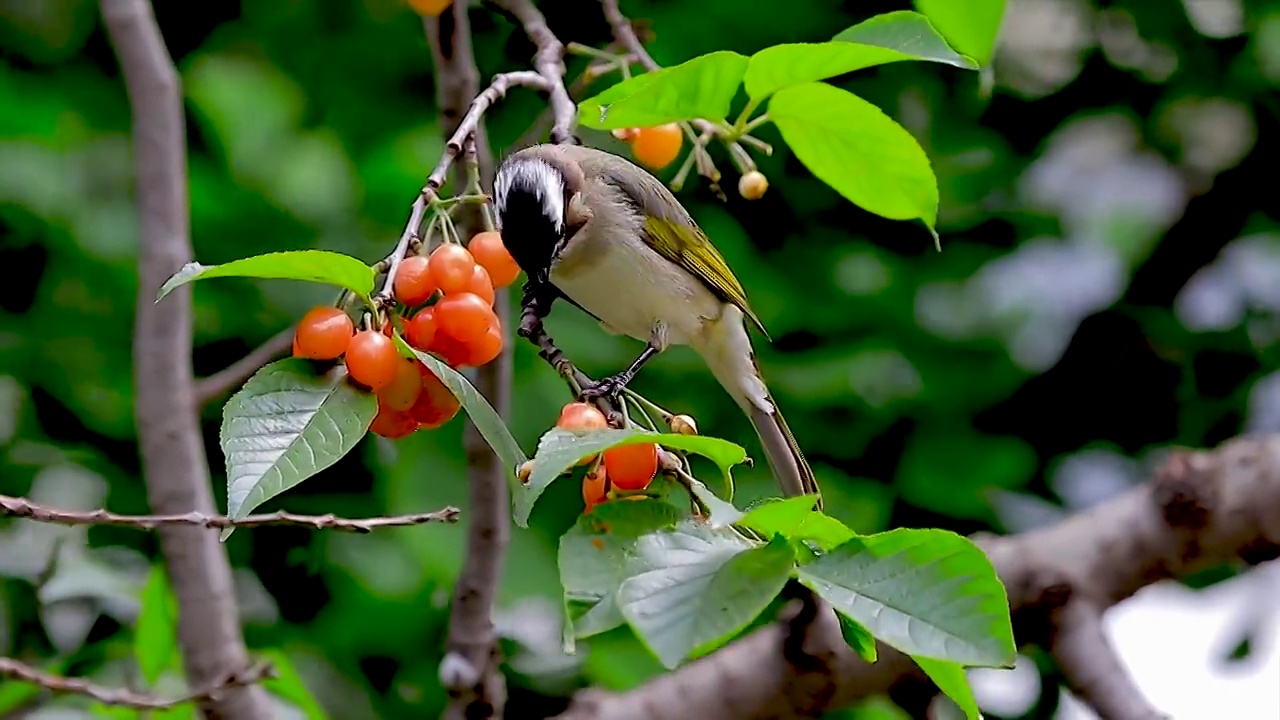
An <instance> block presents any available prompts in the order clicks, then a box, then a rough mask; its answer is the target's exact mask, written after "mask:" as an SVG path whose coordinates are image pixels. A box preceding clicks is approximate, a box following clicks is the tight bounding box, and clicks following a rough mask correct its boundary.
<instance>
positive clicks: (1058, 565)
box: [561, 435, 1280, 720]
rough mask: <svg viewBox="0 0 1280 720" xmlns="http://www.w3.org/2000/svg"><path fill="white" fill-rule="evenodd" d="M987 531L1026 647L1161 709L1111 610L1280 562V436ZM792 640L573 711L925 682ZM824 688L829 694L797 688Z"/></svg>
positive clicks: (603, 714) (734, 701) (1072, 676)
mask: <svg viewBox="0 0 1280 720" xmlns="http://www.w3.org/2000/svg"><path fill="white" fill-rule="evenodd" d="M975 540H976V541H977V542H978V544H979V545H980V546H982V548H983V550H984V551H985V552H986V553H987V555H988V557H990V558H991V562H992V563H993V565H994V566H995V568H996V571H997V572H998V573H999V574H1000V578H1001V579H1002V580H1003V581H1004V584H1005V588H1006V589H1007V591H1008V594H1009V604H1010V607H1011V608H1012V610H1013V612H1014V631H1015V634H1016V635H1017V638H1018V640H1019V642H1020V643H1037V644H1041V645H1043V646H1045V647H1046V648H1048V649H1049V650H1050V652H1052V653H1053V655H1054V657H1055V658H1056V659H1057V662H1058V664H1059V665H1060V666H1061V668H1062V670H1063V671H1064V672H1065V673H1066V674H1067V677H1068V682H1069V684H1070V685H1071V686H1072V687H1074V688H1076V690H1077V691H1078V692H1080V693H1081V696H1082V698H1083V699H1085V700H1086V701H1087V702H1089V703H1090V704H1091V705H1092V706H1093V707H1094V709H1095V710H1096V711H1098V713H1099V714H1100V715H1101V716H1102V717H1104V718H1109V719H1110V718H1113V719H1115V720H1147V719H1148V718H1155V717H1160V716H1161V715H1160V712H1159V711H1158V710H1156V709H1155V708H1153V707H1152V706H1151V705H1150V704H1149V703H1148V701H1146V700H1144V699H1141V698H1140V697H1139V695H1138V693H1137V691H1136V688H1135V687H1134V685H1133V682H1132V680H1130V679H1129V678H1128V677H1127V676H1126V674H1125V673H1124V672H1122V671H1121V670H1120V667H1121V665H1120V662H1119V660H1118V659H1117V658H1116V657H1115V655H1114V653H1113V651H1112V650H1111V648H1110V645H1109V644H1108V643H1107V642H1103V641H1100V639H1101V638H1102V637H1103V634H1102V630H1101V628H1100V627H1099V617H1100V614H1101V612H1102V611H1103V610H1104V609H1106V608H1108V607H1111V606H1112V605H1115V604H1116V603H1118V602H1120V601H1121V600H1124V599H1125V598H1127V597H1129V596H1131V595H1133V594H1134V593H1135V592H1137V591H1138V590H1140V589H1141V588H1143V587H1145V586H1147V585H1150V584H1152V583H1154V582H1157V581H1159V580H1164V579H1168V578H1176V577H1183V576H1185V575H1187V574H1188V573H1190V572H1192V571H1195V570H1198V569H1201V568H1205V567H1208V566H1213V565H1219V564H1223V563H1234V562H1237V561H1240V560H1243V561H1245V562H1248V563H1259V562H1263V561H1267V560H1272V559H1275V558H1277V557H1280V435H1272V436H1265V437H1257V438H1241V439H1237V440H1233V441H1231V442H1228V443H1226V444H1225V445H1223V446H1221V447H1219V448H1218V449H1216V450H1212V451H1195V452H1189V451H1178V452H1175V453H1173V454H1172V455H1171V456H1170V457H1169V458H1168V459H1167V460H1166V462H1165V463H1164V464H1163V465H1162V466H1161V467H1160V468H1159V469H1158V471H1157V472H1156V474H1155V477H1154V478H1153V479H1152V480H1151V481H1150V482H1148V483H1146V484H1144V485H1142V486H1140V487H1138V488H1135V489H1134V490H1131V491H1129V492H1128V493H1125V494H1124V495H1122V496H1120V497H1117V498H1115V499H1112V500H1110V501H1107V502H1105V503H1103V504H1101V505H1098V506H1096V507H1094V508H1092V509H1090V510H1087V511H1084V512H1081V513H1079V514H1077V515H1074V516H1072V517H1070V518H1068V519H1066V520H1063V521H1062V522H1060V523H1057V524H1056V525H1052V526H1049V527H1046V528H1042V529H1039V530H1035V531H1032V532H1027V533H1022V534H1018V535H1011V536H1006V537H995V536H984V537H981V538H975ZM822 617H823V614H821V613H820V614H819V615H818V617H817V618H816V619H815V623H814V628H815V630H816V633H822V632H825V633H827V634H828V635H829V636H830V637H832V638H836V639H838V638H839V634H838V630H837V629H835V628H832V627H830V626H827V628H826V629H825V630H823V629H822V627H821V623H822V622H823V620H822ZM828 617H829V616H828ZM816 633H815V634H816ZM786 638H787V631H786V626H785V625H782V624H775V625H772V626H770V627H767V628H764V629H762V630H759V631H756V632H754V633H752V634H750V635H748V636H747V637H745V638H743V639H741V640H739V641H738V642H736V643H733V644H732V645H729V646H728V647H726V648H724V649H722V650H720V651H719V652H716V653H713V654H712V655H710V656H707V657H705V658H702V659H700V660H697V661H695V662H692V663H690V664H688V665H687V666H685V667H683V668H681V669H679V670H677V671H676V672H674V673H671V674H668V675H664V676H662V677H660V678H657V679H655V680H654V681H652V682H650V683H649V684H647V685H644V686H641V687H639V688H636V689H634V690H631V691H629V692H624V693H606V692H600V691H594V690H588V691H583V692H580V693H578V695H577V696H576V697H575V699H574V702H573V704H572V705H571V706H570V708H569V710H568V711H567V712H565V713H564V714H563V715H561V717H562V718H566V719H568V718H572V719H574V720H587V719H591V718H609V720H630V719H632V718H635V719H636V720H639V719H640V718H644V719H645V720H664V719H666V718H690V717H693V718H698V720H743V719H745V718H766V717H770V718H772V717H795V716H797V715H800V716H803V715H805V714H807V713H813V712H816V711H819V710H822V709H828V708H834V707H839V706H842V705H846V704H848V703H850V702H852V701H855V700H858V699H861V698H864V697H868V696H870V695H874V694H879V693H883V692H886V691H888V690H889V689H890V688H891V687H892V686H893V685H895V684H896V683H898V682H900V681H902V680H905V679H909V678H916V677H919V671H918V669H917V668H916V667H915V665H914V663H912V662H911V660H910V659H909V658H907V657H906V656H904V655H902V654H901V653H898V652H897V651H895V650H892V649H890V648H888V647H886V646H884V645H880V646H879V657H880V659H879V661H878V662H876V663H875V664H870V665H869V664H867V663H865V662H863V661H862V660H861V659H859V658H858V657H857V656H856V655H854V654H853V653H852V652H851V651H850V650H849V649H848V648H847V647H844V646H843V643H840V642H836V643H834V648H833V650H832V655H831V656H830V657H829V658H828V660H827V662H825V663H797V662H795V661H794V660H792V659H789V658H788V654H787V652H786V648H787V644H786V642H785V640H786ZM1104 671H1105V672H1104ZM824 685H825V686H827V687H828V688H829V692H827V693H824V694H818V695H814V694H806V693H799V692H798V691H797V688H798V687H801V686H803V687H812V688H822V687H824ZM815 698H817V699H819V700H820V702H816V703H815V702H813V700H814V699H815Z"/></svg>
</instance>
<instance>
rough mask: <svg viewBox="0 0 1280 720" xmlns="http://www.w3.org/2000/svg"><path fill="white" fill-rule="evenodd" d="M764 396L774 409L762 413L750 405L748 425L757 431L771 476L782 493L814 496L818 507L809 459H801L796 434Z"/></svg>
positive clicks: (815, 480)
mask: <svg viewBox="0 0 1280 720" xmlns="http://www.w3.org/2000/svg"><path fill="white" fill-rule="evenodd" d="M767 397H768V399H769V404H770V405H772V406H773V412H765V411H764V410H763V409H761V408H758V407H756V406H755V405H752V406H751V408H750V410H749V411H748V415H749V416H750V417H751V424H752V425H754V426H755V429H756V434H757V435H759V436H760V445H761V447H762V448H764V456H765V459H766V460H768V461H769V467H770V469H772V470H773V474H774V477H776V478H778V484H779V485H781V486H782V492H783V494H784V495H787V496H788V497H791V496H796V495H805V494H810V495H816V496H817V502H816V506H817V508H818V509H819V510H821V509H822V492H821V491H820V490H818V479H817V478H816V477H814V475H813V469H812V468H810V467H809V462H808V461H807V460H805V459H804V453H803V452H802V451H801V450H800V444H799V443H797V442H796V436H795V435H793V434H792V433H791V428H789V427H787V421H786V420H784V419H783V417H782V411H781V410H779V409H778V404H777V403H776V402H774V400H773V397H772V396H767Z"/></svg>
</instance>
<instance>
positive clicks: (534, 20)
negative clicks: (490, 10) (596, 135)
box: [495, 0, 578, 145]
mask: <svg viewBox="0 0 1280 720" xmlns="http://www.w3.org/2000/svg"><path fill="white" fill-rule="evenodd" d="M495 1H496V2H497V4H498V6H500V7H502V8H503V9H505V10H506V11H507V12H509V13H511V14H512V15H514V16H515V18H516V20H518V21H519V22H520V25H521V26H523V27H524V34H525V35H528V36H529V40H531V41H532V42H533V44H534V45H536V46H537V48H538V51H537V53H536V54H534V56H533V66H534V68H536V69H537V71H538V74H540V75H541V76H542V77H543V79H545V80H546V81H547V86H548V88H549V91H548V96H549V103H550V105H551V117H552V121H551V142H553V143H556V144H557V145H564V144H567V143H574V142H576V139H575V138H574V135H573V128H574V125H575V124H576V123H577V118H578V108H577V106H576V105H574V103H573V100H572V99H571V98H570V97H569V91H568V90H567V89H565V86H564V72H565V68H564V45H563V44H562V43H561V42H560V40H559V39H558V38H557V37H556V36H555V33H553V32H551V28H550V27H548V26H547V19H546V18H545V17H543V16H542V13H541V12H539V11H538V9H537V8H536V7H534V5H533V3H532V2H531V1H530V0H495Z"/></svg>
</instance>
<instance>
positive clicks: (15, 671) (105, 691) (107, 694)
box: [0, 657, 276, 710]
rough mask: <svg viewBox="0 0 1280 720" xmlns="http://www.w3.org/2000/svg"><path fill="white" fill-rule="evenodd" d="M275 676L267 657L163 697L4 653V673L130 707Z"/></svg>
mask: <svg viewBox="0 0 1280 720" xmlns="http://www.w3.org/2000/svg"><path fill="white" fill-rule="evenodd" d="M275 676H276V675H275V668H274V667H273V666H272V665H271V663H269V662H265V661H264V662H260V663H258V664H256V665H254V666H252V667H250V668H247V669H246V670H244V671H243V672H239V673H231V674H229V675H227V676H226V677H224V678H223V679H222V680H220V681H219V682H217V683H215V684H213V685H212V686H211V687H210V688H209V689H207V690H202V691H200V692H196V693H191V694H189V695H183V696H181V697H176V698H162V697H157V696H155V695H144V694H142V693H136V692H133V691H131V690H125V689H123V688H109V687H104V686H102V685H95V684H94V683H91V682H88V681H87V680H81V679H79V678H69V677H63V676H61V675H53V674H51V673H47V672H44V671H43V670H38V669H36V668H34V667H31V666H30V665H27V664H26V663H22V662H19V661H17V660H14V659H13V658H7V657H0V677H7V678H10V679H13V680H19V681H21V682H27V683H32V684H34V685H39V686H40V687H42V688H45V689H46V690H50V691H52V692H56V693H69V694H73V695H83V696H85V697H88V698H92V699H93V700H95V701H97V702H99V703H102V704H103V705H114V706H116V707H127V708H133V709H135V710H167V709H169V708H172V707H176V706H178V705H183V704H185V703H190V702H202V701H213V700H216V699H217V698H218V697H219V696H220V695H222V694H224V693H225V692H226V691H227V690H231V689H233V688H242V687H248V686H250V685H254V684H257V683H259V682H261V681H263V680H266V679H269V678H273V677H275Z"/></svg>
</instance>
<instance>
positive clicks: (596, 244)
mask: <svg viewBox="0 0 1280 720" xmlns="http://www.w3.org/2000/svg"><path fill="white" fill-rule="evenodd" d="M551 282H552V283H554V284H555V285H556V287H558V288H560V290H561V291H562V292H564V294H566V295H568V296H569V297H570V298H571V299H572V300H573V301H574V302H576V303H578V304H579V305H581V306H582V307H584V308H586V309H587V310H588V311H589V312H591V313H592V314H593V315H595V316H596V317H598V318H600V320H601V322H602V323H603V324H604V325H605V326H606V329H607V330H609V331H610V332H615V333H621V334H623V335H628V336H630V337H633V338H636V339H637V340H641V341H646V342H647V341H649V340H650V339H651V338H652V337H653V332H654V329H655V327H658V326H661V327H662V328H663V332H664V333H665V340H666V344H668V345H688V344H690V341H691V340H692V339H694V338H695V337H696V336H699V335H701V334H702V332H703V325H704V323H705V322H706V321H708V320H713V319H715V318H718V317H719V316H720V314H721V313H722V312H723V307H724V303H723V302H721V300H720V299H719V298H718V297H716V296H715V295H714V294H713V293H712V292H711V291H710V290H709V289H707V287H706V286H705V285H704V284H703V283H702V281H701V280H699V279H698V278H697V277H695V276H694V275H693V274H691V273H690V272H689V271H687V270H685V269H684V268H682V267H680V266H679V265H677V264H675V263H673V262H671V261H670V260H667V259H666V258H665V257H663V256H661V255H659V254H658V252H657V251H655V250H654V249H652V248H650V247H649V246H648V245H647V244H645V243H644V241H643V240H641V239H639V238H638V237H635V236H634V235H632V234H630V233H628V232H615V233H613V235H612V237H606V236H605V234H604V233H602V232H599V231H598V230H593V229H591V228H583V229H582V230H581V231H579V233H578V235H576V236H575V237H574V238H573V240H572V241H570V243H569V244H568V246H566V247H565V249H564V250H563V251H562V252H561V253H560V256H559V257H558V258H557V259H556V261H555V262H554V263H553V264H552V266H551Z"/></svg>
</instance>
